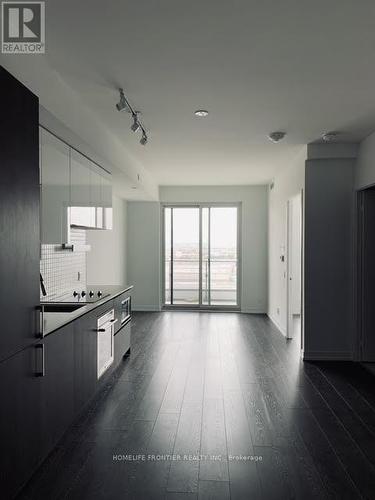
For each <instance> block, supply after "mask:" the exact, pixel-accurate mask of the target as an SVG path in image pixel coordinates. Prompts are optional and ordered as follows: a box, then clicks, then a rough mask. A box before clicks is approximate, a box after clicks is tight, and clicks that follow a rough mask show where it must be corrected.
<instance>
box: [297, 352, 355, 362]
mask: <svg viewBox="0 0 375 500" xmlns="http://www.w3.org/2000/svg"><path fill="white" fill-rule="evenodd" d="M302 359H303V360H304V361H353V354H352V353H351V352H349V351H342V352H335V351H309V352H306V351H302Z"/></svg>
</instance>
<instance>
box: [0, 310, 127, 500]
mask: <svg viewBox="0 0 375 500" xmlns="http://www.w3.org/2000/svg"><path fill="white" fill-rule="evenodd" d="M108 307H109V308H111V307H113V305H112V304H111V303H110V304H109V305H108ZM104 311H105V307H102V308H98V310H94V311H92V312H91V313H88V314H86V315H84V316H82V317H80V318H78V319H77V320H76V321H74V322H72V323H70V324H69V325H67V326H65V327H63V328H60V329H59V330H57V331H56V332H53V333H51V334H50V335H48V336H47V337H45V338H44V339H42V340H40V341H36V342H35V344H33V345H32V346H30V347H27V348H26V349H24V350H22V351H20V352H19V353H17V354H15V355H13V356H12V357H11V358H9V359H7V360H5V361H3V362H1V363H0V393H1V394H2V396H3V399H2V402H1V405H0V449H1V452H0V496H1V498H4V499H5V500H8V499H12V498H14V497H15V495H16V494H17V492H18V491H19V490H20V488H22V486H23V485H24V484H25V483H26V482H27V480H28V479H29V478H30V477H31V475H32V474H33V472H34V471H35V470H36V468H37V467H38V465H39V464H40V463H41V462H42V461H43V460H44V459H45V458H46V457H47V455H48V454H49V453H50V452H51V451H52V449H53V448H54V446H56V444H57V443H58V441H59V439H60V438H61V437H62V436H63V434H64V432H65V431H66V430H67V429H68V427H69V425H70V424H72V423H73V421H74V419H75V418H76V417H78V415H79V414H80V413H81V412H82V410H83V409H84V407H85V406H86V405H87V404H88V403H89V401H90V400H91V399H92V398H93V396H94V394H95V392H96V391H97V390H98V388H99V387H100V386H101V385H102V383H103V382H104V383H105V382H106V381H108V380H109V378H110V376H111V373H113V371H114V370H115V369H116V368H117V367H118V365H119V364H120V362H121V360H122V358H123V357H124V355H125V354H126V352H127V351H129V348H130V331H131V326H130V322H129V323H127V324H126V325H124V326H123V327H122V328H121V329H120V330H118V332H117V333H116V335H115V337H114V362H113V364H112V366H111V367H110V369H108V372H106V374H105V375H104V376H103V377H101V379H99V380H98V378H97V331H96V329H97V319H98V317H99V316H100V315H101V314H103V312H104Z"/></svg>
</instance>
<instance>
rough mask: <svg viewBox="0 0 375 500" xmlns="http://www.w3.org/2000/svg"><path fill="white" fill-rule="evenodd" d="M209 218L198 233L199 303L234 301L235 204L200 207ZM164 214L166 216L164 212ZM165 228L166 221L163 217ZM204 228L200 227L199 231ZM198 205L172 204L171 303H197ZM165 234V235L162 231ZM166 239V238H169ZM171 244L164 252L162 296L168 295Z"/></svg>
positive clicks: (235, 253)
mask: <svg viewBox="0 0 375 500" xmlns="http://www.w3.org/2000/svg"><path fill="white" fill-rule="evenodd" d="M204 210H207V212H206V213H203V214H202V220H203V222H204V220H205V219H207V217H209V218H210V224H209V225H208V224H204V226H203V229H205V228H206V227H207V228H208V227H210V258H208V235H206V237H204V235H202V304H206V305H236V304H237V208H236V207H210V209H208V208H203V211H204ZM167 217H168V216H167ZM166 229H167V230H168V229H170V221H167V220H166ZM202 232H204V231H202ZM199 234H200V232H199V209H198V208H173V303H174V304H181V305H182V304H186V305H188V304H191V305H194V304H199V248H200V245H199ZM166 238H168V235H167V234H166ZM169 240H170V238H169ZM170 284H171V247H170V245H169V247H168V248H166V252H165V287H166V289H165V297H166V303H167V304H168V303H169V304H170V297H171V290H170V289H171V286H170Z"/></svg>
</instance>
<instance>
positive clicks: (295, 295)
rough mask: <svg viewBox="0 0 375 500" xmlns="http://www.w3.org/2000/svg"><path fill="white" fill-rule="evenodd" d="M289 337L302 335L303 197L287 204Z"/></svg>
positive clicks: (295, 197)
mask: <svg viewBox="0 0 375 500" xmlns="http://www.w3.org/2000/svg"><path fill="white" fill-rule="evenodd" d="M286 254H287V255H286V257H287V271H286V279H287V283H286V295H287V300H286V302H287V307H286V310H287V337H288V338H293V337H295V336H296V335H301V311H302V304H301V301H302V196H301V194H298V195H297V196H294V197H293V198H290V199H289V200H288V202H287V252H286Z"/></svg>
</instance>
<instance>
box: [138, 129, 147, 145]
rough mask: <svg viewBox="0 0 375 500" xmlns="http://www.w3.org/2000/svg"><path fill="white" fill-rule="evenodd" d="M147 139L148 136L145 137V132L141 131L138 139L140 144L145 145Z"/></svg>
mask: <svg viewBox="0 0 375 500" xmlns="http://www.w3.org/2000/svg"><path fill="white" fill-rule="evenodd" d="M147 141H148V137H147V135H146V133H145V132H143V133H142V137H141V140H140V141H139V142H140V143H141V144H142V146H146V144H147Z"/></svg>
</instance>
